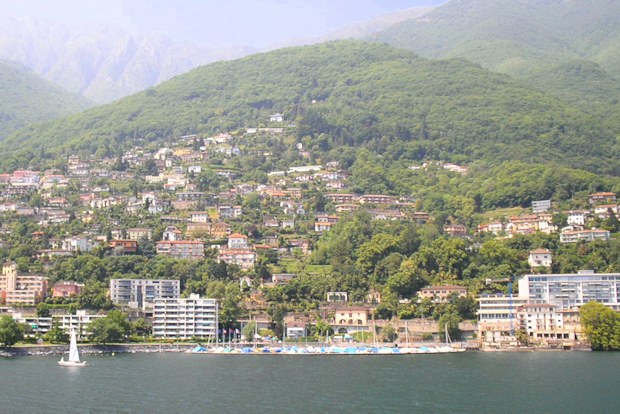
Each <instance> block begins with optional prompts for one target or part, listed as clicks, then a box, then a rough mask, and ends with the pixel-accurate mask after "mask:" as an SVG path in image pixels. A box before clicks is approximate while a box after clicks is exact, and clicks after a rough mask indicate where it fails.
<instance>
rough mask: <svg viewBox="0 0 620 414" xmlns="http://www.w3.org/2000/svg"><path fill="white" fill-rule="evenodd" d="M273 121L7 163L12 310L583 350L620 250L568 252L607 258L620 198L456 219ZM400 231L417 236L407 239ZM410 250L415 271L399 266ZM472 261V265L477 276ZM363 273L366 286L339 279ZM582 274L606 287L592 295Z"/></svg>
mask: <svg viewBox="0 0 620 414" xmlns="http://www.w3.org/2000/svg"><path fill="white" fill-rule="evenodd" d="M265 125H267V126H261V127H248V128H246V129H245V130H240V131H235V132H232V133H221V134H217V135H213V136H204V137H203V136H202V135H188V136H182V137H178V138H174V139H170V140H168V142H166V143H165V145H162V144H157V145H155V144H152V143H148V142H145V143H144V145H143V146H141V147H133V148H131V149H129V150H126V151H123V152H122V153H119V154H118V156H114V157H101V158H99V157H98V156H97V155H93V156H86V155H83V154H73V155H71V156H69V157H68V158H67V159H65V160H62V162H58V163H57V164H58V165H57V166H56V168H50V169H45V170H40V171H35V170H14V171H10V172H6V173H4V174H0V200H1V201H0V222H1V226H0V256H1V259H2V260H3V261H4V262H5V263H4V265H3V271H2V276H0V295H1V296H0V298H1V299H0V300H1V301H2V306H3V307H2V308H1V309H2V313H4V314H9V315H12V316H13V318H14V319H15V320H17V321H18V322H21V323H25V324H26V325H27V327H28V328H27V330H26V334H27V336H29V337H31V338H33V339H41V338H45V339H46V340H48V339H49V333H50V332H54V331H55V330H57V329H61V330H63V331H66V332H68V331H69V330H70V329H77V330H78V331H79V332H80V334H81V335H82V340H88V338H89V334H90V330H89V328H88V325H89V323H90V322H91V321H93V320H96V319H98V318H104V317H105V315H106V313H107V312H109V311H110V310H111V309H114V308H117V309H120V310H122V311H123V312H124V314H125V315H127V316H129V318H130V320H132V321H133V322H134V323H135V322H136V321H139V322H138V323H139V324H140V326H141V328H140V329H134V330H133V331H132V332H133V334H134V336H136V335H137V336H138V337H139V338H138V339H140V338H142V339H146V338H147V337H153V338H155V339H169V338H174V339H196V338H198V339H200V338H202V339H204V338H210V339H212V340H214V339H215V338H216V337H219V338H220V340H221V339H222V338H224V339H225V338H226V335H227V334H226V333H227V332H228V338H229V340H230V339H231V334H232V335H233V336H234V338H241V335H242V331H243V329H244V328H245V327H247V326H249V325H250V324H252V323H256V324H257V325H258V328H259V329H260V331H261V332H262V335H261V336H266V337H271V336H276V337H280V338H281V337H282V336H285V337H287V338H289V339H292V338H303V337H306V336H310V335H321V334H326V333H327V334H329V333H330V332H331V334H332V335H335V336H336V337H339V338H341V339H343V340H354V339H355V340H367V339H368V337H367V336H364V334H363V333H364V332H373V333H374V334H379V335H380V336H381V337H382V338H383V339H385V340H390V341H394V340H396V339H398V340H401V341H402V340H405V338H406V339H407V340H410V339H411V340H430V339H433V338H434V339H437V338H438V337H439V336H440V335H441V334H442V333H443V328H444V327H446V326H447V327H449V329H450V332H451V335H452V336H454V337H459V336H461V337H463V338H466V339H468V341H469V342H470V343H472V344H476V345H475V346H480V345H482V346H487V347H499V346H504V345H515V344H517V343H536V344H540V345H541V346H575V345H576V344H579V343H581V342H583V341H585V337H584V336H583V334H582V330H581V327H580V325H579V316H578V306H580V305H581V304H583V303H585V302H587V301H589V300H595V301H600V302H603V303H605V304H606V305H607V306H611V307H612V308H613V309H615V310H620V298H619V296H620V273H618V272H619V271H620V269H618V268H617V266H618V263H619V262H617V261H616V262H615V263H616V264H615V266H616V267H614V265H611V264H609V263H612V261H613V258H608V259H607V261H606V262H604V261H602V260H603V259H600V258H599V259H596V260H598V262H595V261H592V260H591V258H590V257H589V256H588V259H587V260H589V262H588V264H592V263H598V264H599V265H600V266H599V268H597V269H592V268H583V269H582V268H576V269H574V267H575V266H580V264H579V263H575V264H574V265H573V267H572V268H571V267H570V266H569V265H568V264H567V263H568V262H569V261H570V260H571V259H570V255H571V254H572V252H573V250H567V249H568V248H567V247H565V246H571V245H575V246H579V249H580V250H581V251H583V254H581V255H582V256H584V257H585V256H587V255H588V254H594V255H600V254H601V253H600V252H601V251H605V249H607V246H608V243H610V242H613V241H614V240H617V232H618V230H619V225H618V218H617V216H618V208H619V207H618V200H617V195H616V194H615V193H613V192H592V193H590V194H589V195H588V196H587V198H586V199H579V200H573V201H574V206H575V208H574V209H570V210H559V209H558V208H557V206H558V203H557V202H556V200H538V201H535V202H533V203H532V205H531V207H530V208H517V209H516V210H512V211H510V213H515V212H516V214H514V215H513V214H510V213H508V214H505V213H504V212H502V211H501V210H498V211H496V212H490V213H488V212H487V214H486V215H479V216H478V217H477V218H475V219H473V220H470V221H468V223H464V222H461V221H459V220H458V219H457V218H455V217H439V216H437V215H436V214H435V213H436V212H428V211H424V209H422V208H421V206H423V205H424V203H423V202H422V200H420V199H417V198H416V196H415V195H402V194H401V195H398V194H397V193H396V192H391V193H388V194H365V193H360V192H358V191H356V188H354V186H352V185H351V183H350V177H351V172H350V170H349V169H348V168H345V167H343V166H342V165H340V163H339V162H338V161H326V162H322V160H321V159H320V154H318V153H316V152H315V151H313V150H311V149H310V148H309V146H308V145H307V144H304V143H303V142H297V141H296V139H295V138H294V137H293V134H292V133H291V131H292V130H294V128H295V125H294V124H293V123H287V122H286V120H285V118H284V116H283V115H282V114H279V113H278V114H274V115H272V116H271V117H270V119H269V122H265ZM270 142H272V143H273V142H276V143H279V145H275V144H274V145H271V146H270V145H269V143H270ZM282 148H286V151H288V154H284V155H285V156H282V154H278V158H280V159H284V160H286V159H288V160H290V162H288V164H286V165H284V164H283V163H282V162H281V161H278V162H277V165H276V162H275V161H274V159H275V158H276V157H275V156H274V153H273V151H275V150H279V149H280V150H281V149H282ZM287 157H288V158H287ZM253 163H254V164H253ZM269 163H272V167H273V168H272V169H271V170H270V171H269V172H266V173H265V172H263V170H264V165H265V164H269ZM259 167H260V168H259ZM278 167H280V168H282V167H284V168H282V169H280V168H278ZM407 171H408V173H410V174H421V175H423V174H428V175H440V176H444V177H452V176H465V175H467V174H469V171H468V167H467V166H463V165H458V164H455V163H449V162H438V161H426V162H424V163H421V164H419V165H411V166H410V167H409V168H407V169H406V172H407ZM562 202H563V203H562V204H563V205H566V200H562ZM584 206H587V208H585V207H584ZM577 207H579V208H577ZM486 219H490V220H486ZM485 220H486V221H485ZM355 223H357V224H355ZM471 223H474V225H471ZM467 224H469V225H467ZM351 225H353V227H355V226H357V225H359V226H362V227H363V226H368V229H370V230H368V231H369V233H368V234H367V236H368V237H367V239H366V240H361V241H360V243H359V245H358V246H355V248H359V249H360V250H357V251H356V252H357V253H356V254H357V260H356V261H355V262H354V263H346V261H340V262H338V260H335V259H334V254H335V253H334V248H335V247H336V246H337V244H338V241H337V240H338V239H337V237H340V236H338V235H339V234H340V235H342V234H343V232H345V231H349V232H351V231H354V230H352V229H351V228H348V227H349V226H351ZM386 229H387V230H386ZM412 229H413V230H412ZM332 232H334V233H333V234H334V235H330V233H332ZM408 232H409V233H411V232H413V233H411V234H409V233H408ZM414 233H415V234H414ZM330 237H334V238H335V239H330ZM382 237H383V238H382ZM396 237H399V238H398V239H396ZM407 237H409V238H410V240H409V242H410V243H411V244H412V245H415V246H413V247H410V248H409V247H407V248H401V247H399V246H402V244H403V243H406V242H407V239H406V238H407ZM334 240H335V241H334ZM504 242H505V243H508V245H509V247H502V246H503V245H502V244H501V243H504ZM330 243H332V244H330ZM399 243H400V244H399ZM511 243H512V244H511ZM384 244H385V245H384ZM588 245H591V246H593V247H591V249H592V250H588V249H590V248H589V247H588ZM386 246H387V247H386ZM597 246H598V247H597ZM343 248H344V246H343ZM424 249H426V250H424ZM433 249H435V250H436V251H439V250H441V249H445V251H444V253H436V252H433ZM493 249H495V250H493ZM336 250H337V249H336ZM607 250H609V249H607ZM361 251H363V252H364V254H365V255H366V256H368V259H367V260H368V263H366V262H364V261H363V260H366V259H364V258H363V257H362V253H361ZM422 253H424V254H427V257H426V259H424V260H425V261H424V263H425V264H424V265H422V264H421V263H422V261H421V260H422V259H418V257H422V256H421V254H422ZM617 253H618V252H616V253H615V254H616V255H617ZM442 254H445V255H447V256H446V257H443V258H442V257H441V255H442ZM346 255H347V253H343V256H346ZM397 255H398V257H396V256H397ZM415 255H418V256H415ZM366 256H364V257H366ZM408 256H411V257H414V256H415V259H407V257H408ZM448 256H449V257H448ZM474 256H475V257H476V259H475V260H474V259H471V257H474ZM330 257H331V259H330ZM558 257H559V258H560V259H561V260H560V262H561V263H560V264H558V263H557V262H556V261H557V260H558ZM508 258H509V259H508ZM388 259H389V260H388ZM390 261H391V262H390ZM408 261H413V262H415V263H416V266H418V270H411V271H410V273H406V272H407V271H408V270H407V263H408ZM442 261H444V262H445V263H444V262H442ZM474 261H476V263H477V265H476V266H477V269H478V270H479V275H477V276H475V277H470V278H468V276H464V274H466V273H467V270H466V269H468V267H467V265H469V268H471V266H472V263H473V262H474ZM562 261H563V263H564V264H562ZM448 262H450V263H448ZM493 262H497V263H496V264H495V267H492V266H493V265H492V263H493ZM433 263H434V264H433ZM338 266H343V267H346V266H355V269H358V270H351V271H350V273H347V272H345V271H344V270H341V269H340V268H339V267H338ZM381 266H383V268H384V270H383V272H385V276H381V270H380V267H381ZM485 266H486V267H487V268H488V270H487V273H486V274H485V273H484V272H483V271H482V270H480V269H482V268H483V267H485ZM502 266H503V268H502ZM433 267H435V269H434V270H432V269H433ZM359 269H364V271H365V272H366V273H367V275H368V276H367V277H366V276H365V278H364V280H363V281H362V282H360V280H354V281H351V279H350V278H349V282H347V283H349V284H348V285H347V284H346V283H345V284H342V283H337V281H338V280H345V279H346V277H347V274H354V273H355V272H357V273H360V272H359ZM498 269H500V270H498ZM566 269H574V270H571V271H568V272H567V271H566ZM586 270H590V272H585V273H584V272H581V271H586ZM592 270H596V271H598V272H602V273H593V272H591V271H592ZM577 271H580V273H578V272H577ZM334 272H342V277H343V279H336V278H333V277H332V276H331V275H332V274H333V273H334ZM416 272H418V273H416ZM464 272H465V273H464ZM494 272H495V273H494ZM610 272H611V273H610ZM613 272H616V273H613ZM547 274H549V276H548V277H549V280H552V278H560V279H561V278H564V279H562V280H563V281H562V282H561V283H563V285H562V286H566V284H571V283H573V282H572V280H577V279H576V276H577V275H581V276H582V277H581V278H580V279H579V280H580V282H579V283H581V284H583V286H582V285H581V284H580V288H579V289H578V290H579V292H581V293H580V294H582V295H584V296H583V297H581V296H579V297H577V296H575V295H576V293H575V289H573V288H572V287H571V288H570V289H572V290H571V292H573V293H571V294H570V295H569V296H568V299H566V298H564V296H562V295H560V294H558V295H556V296H554V295H553V294H551V295H549V293H548V292H549V290H548V289H543V290H544V292H547V293H543V290H540V287H538V288H536V289H539V290H536V289H534V288H533V287H532V286H534V285H535V284H536V283H541V280H543V279H544V280H545V283H547V282H546V280H547V278H545V277H541V276H542V275H547ZM552 274H554V275H553V276H552ZM562 274H563V275H562ZM602 274H604V277H602V276H601V275H602ZM482 275H486V277H483V276H482ZM584 275H588V276H587V277H588V278H589V279H588V281H585V282H584V281H583V277H584ZM399 278H400V279H399ZM403 278H408V279H407V280H404V279H403ZM539 279H540V280H539ZM590 282H592V283H593V284H594V285H596V286H597V288H596V292H594V293H592V295H594V296H591V297H590V296H587V295H588V291H589V290H588V289H589V288H588V287H587V286H586V285H587V284H588V283H590ZM549 283H550V282H549ZM574 283H577V282H574ZM603 285H605V286H603ZM571 286H572V285H571ZM588 286H589V285H588ZM570 289H569V290H570ZM524 295H525V296H524ZM201 296H202V297H203V298H205V297H206V298H209V299H200V297H201ZM562 298H563V299H562ZM213 299H217V303H218V304H219V305H216V306H215V309H216V310H215V312H213V302H209V304H210V305H209V306H210V307H209V313H208V314H204V315H201V318H203V317H204V321H205V323H204V326H203V327H201V328H198V327H196V326H193V325H192V326H190V325H191V324H190V323H189V322H187V321H185V322H180V321H179V319H178V318H179V315H177V314H174V312H173V316H170V306H173V308H174V306H177V305H179V304H180V303H185V305H183V306H188V305H187V301H190V302H191V303H194V304H195V306H196V308H192V309H199V308H200V309H203V308H202V307H201V306H202V305H200V304H202V302H200V301H201V300H204V301H209V300H211V301H212V300H213ZM184 301H185V302H184ZM204 303H207V302H204ZM192 306H194V305H192ZM205 306H206V305H205ZM196 312H199V311H198V310H196ZM171 320H172V321H173V322H171ZM201 320H202V319H201ZM326 324H327V326H328V328H327V329H325V328H324V327H325V325H326ZM46 335H47V336H46ZM472 346H473V345H472Z"/></svg>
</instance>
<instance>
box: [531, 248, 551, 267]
mask: <svg viewBox="0 0 620 414" xmlns="http://www.w3.org/2000/svg"><path fill="white" fill-rule="evenodd" d="M527 262H528V264H529V265H530V267H531V268H535V267H551V264H552V263H553V255H552V253H551V251H550V250H547V249H536V250H532V251H530V253H529V256H528V258H527Z"/></svg>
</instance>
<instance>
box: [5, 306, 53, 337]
mask: <svg viewBox="0 0 620 414" xmlns="http://www.w3.org/2000/svg"><path fill="white" fill-rule="evenodd" d="M11 316H12V317H13V320H14V321H15V322H17V323H21V324H24V325H26V326H28V327H29V328H30V329H28V330H26V332H24V336H25V337H26V338H36V337H37V336H38V335H45V334H46V333H48V332H49V331H50V329H52V318H50V317H38V316H35V315H30V316H27V315H22V314H21V313H20V312H15V313H12V314H11Z"/></svg>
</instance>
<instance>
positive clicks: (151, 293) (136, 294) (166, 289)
mask: <svg viewBox="0 0 620 414" xmlns="http://www.w3.org/2000/svg"><path fill="white" fill-rule="evenodd" d="M180 292H181V285H180V281H178V280H167V279H154V280H153V279H111V280H110V298H111V299H112V302H113V303H114V304H117V305H128V306H130V307H133V308H141V309H145V308H146V307H147V306H148V305H152V304H153V302H154V301H155V299H159V298H170V299H174V298H178V297H179V296H180Z"/></svg>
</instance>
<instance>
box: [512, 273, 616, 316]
mask: <svg viewBox="0 0 620 414" xmlns="http://www.w3.org/2000/svg"><path fill="white" fill-rule="evenodd" d="M519 297H520V298H525V299H527V300H528V302H529V303H549V304H551V305H555V306H557V307H558V308H559V309H567V308H573V307H581V306H582V305H583V304H585V303H588V302H599V303H602V304H603V305H605V306H609V307H610V308H612V309H613V310H616V311H618V310H620V301H619V298H620V273H595V272H594V271H592V270H581V271H579V272H578V273H568V274H550V275H525V276H522V277H521V278H519Z"/></svg>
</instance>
